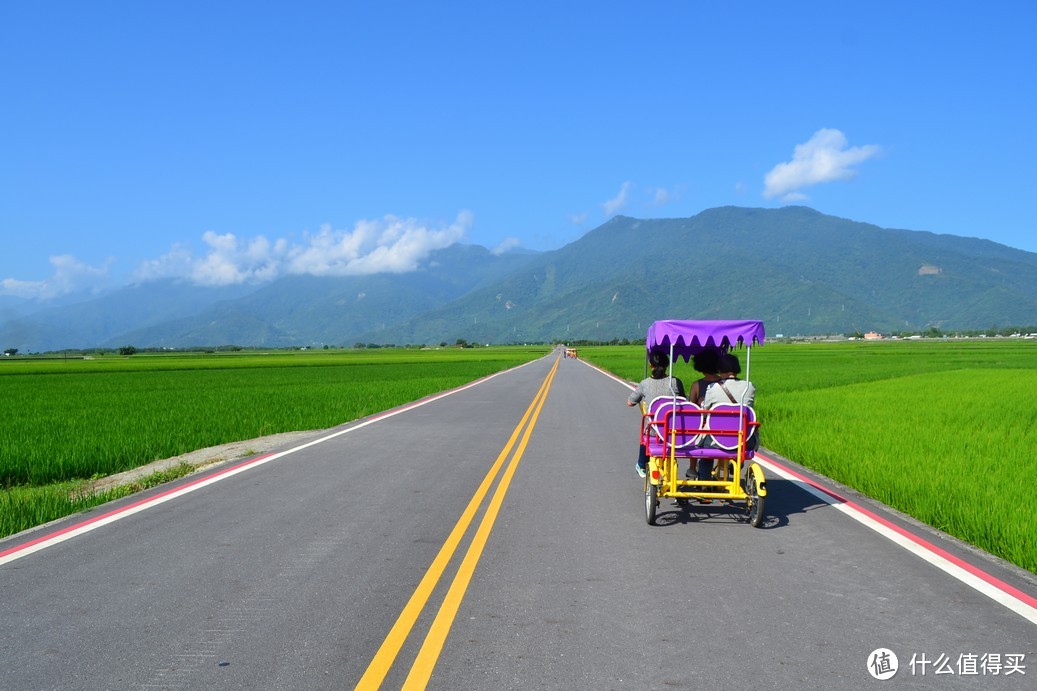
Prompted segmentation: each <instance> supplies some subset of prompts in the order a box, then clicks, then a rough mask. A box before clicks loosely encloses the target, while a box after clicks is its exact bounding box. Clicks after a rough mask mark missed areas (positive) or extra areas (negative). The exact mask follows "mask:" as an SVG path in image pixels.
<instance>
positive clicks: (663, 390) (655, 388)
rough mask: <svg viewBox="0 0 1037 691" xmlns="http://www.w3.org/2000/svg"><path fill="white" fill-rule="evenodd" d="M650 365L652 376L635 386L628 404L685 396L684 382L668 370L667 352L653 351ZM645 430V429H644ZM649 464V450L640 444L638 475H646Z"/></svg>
mask: <svg viewBox="0 0 1037 691" xmlns="http://www.w3.org/2000/svg"><path fill="white" fill-rule="evenodd" d="M648 365H649V366H650V367H651V368H652V376H650V377H648V378H646V379H642V380H641V382H640V383H639V384H638V385H637V386H636V387H634V390H633V391H632V392H630V396H628V397H627V405H628V406H635V405H637V404H639V403H641V402H644V404H645V405H648V404H649V403H651V402H652V401H654V400H655V399H656V398H658V397H659V396H679V397H680V398H684V382H682V381H681V380H680V379H678V378H677V377H674V376H670V374H669V373H668V372H667V370H668V369H669V367H670V358H669V357H668V356H667V355H666V353H658V352H653V353H651V354H650V355H649V356H648ZM642 431H644V430H642ZM647 465H648V451H647V449H645V445H644V444H641V445H640V450H639V451H638V454H637V465H636V466H635V470H636V471H637V474H638V476H640V477H644V476H645V467H646V466H647Z"/></svg>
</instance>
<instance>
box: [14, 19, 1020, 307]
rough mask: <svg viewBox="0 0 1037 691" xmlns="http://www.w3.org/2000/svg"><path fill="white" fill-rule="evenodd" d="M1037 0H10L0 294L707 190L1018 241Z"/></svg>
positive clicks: (196, 274)
mask: <svg viewBox="0 0 1037 691" xmlns="http://www.w3.org/2000/svg"><path fill="white" fill-rule="evenodd" d="M1035 8H1037V4H1035V3H1029V2H1022V1H1019V2H996V1H995V2H986V3H966V2H946V0H944V1H943V2H928V1H916V2H882V1H879V2H874V1H869V2H845V3H832V2H791V3H774V2H728V3H719V2H716V3H705V2H690V1H688V2H607V1H599V2H564V3H559V2H551V3H548V2H524V3H490V2H485V1H483V2H451V3H419V2H380V3H348V2H293V3H289V2H276V3H275V2H177V3H151V2H105V1H101V2H96V3H82V2H50V3H14V2H6V3H0V61H2V69H0V93H2V94H3V107H0V137H2V146H0V228H2V231H3V236H4V241H3V251H2V253H0V295H5V294H6V295H15V296H20V297H31V298H48V297H55V296H58V295H60V294H62V293H64V292H70V291H74V290H81V289H86V288H110V287H113V286H117V285H121V284H125V283H128V282H131V281H139V280H148V279H152V278H159V277H169V276H175V277H182V278H185V279H188V280H192V281H194V282H197V283H202V284H226V283H234V282H240V281H257V280H267V279H270V278H274V277H276V276H278V275H283V274H286V273H315V274H336V273H338V274H342V273H361V274H362V273H370V272H373V271H380V270H392V271H405V270H408V269H410V268H413V267H414V266H416V265H417V264H419V263H420V262H421V261H422V260H423V259H424V257H426V256H427V254H428V252H430V251H432V250H434V249H436V248H438V247H442V246H445V245H448V244H450V243H452V242H455V241H462V242H469V243H478V244H481V245H485V246H487V247H489V248H491V249H504V248H507V247H512V246H521V247H526V248H531V249H537V250H547V249H555V248H558V247H561V246H562V245H564V244H566V243H568V242H571V241H573V240H575V239H577V238H578V237H580V236H581V235H582V234H584V233H586V232H587V231H588V230H590V229H592V228H594V227H596V226H598V225H600V224H601V223H603V222H605V221H606V220H608V219H609V218H610V217H611V216H613V215H615V214H617V213H619V214H625V215H629V216H635V217H641V218H660V217H687V216H692V215H694V214H697V213H699V212H700V211H702V210H703V209H707V208H712V207H716V206H724V205H738V206H748V207H768V208H775V207H779V206H783V205H786V204H790V203H794V204H803V205H807V206H811V207H813V208H815V209H818V210H819V211H821V212H823V213H828V214H832V215H835V216H841V217H845V218H850V219H853V220H857V221H864V222H868V223H874V224H876V225H880V226H883V227H889V228H903V229H909V230H930V231H933V232H938V233H948V234H953V235H962V236H969V237H981V238H987V239H990V240H993V241H996V242H1000V243H1003V244H1006V245H1009V246H1012V247H1016V248H1020V249H1024V250H1027V251H1031V252H1033V251H1037V232H1035V231H1037V204H1035V202H1034V195H1035V192H1037V165H1035V161H1037V134H1035V130H1034V123H1037V104H1035V101H1037V84H1035V82H1037V77H1035V75H1037V48H1035V46H1037V42H1035V41H1034V40H1033V38H1032V34H1033V30H1034V28H1035V27H1037V9H1035ZM688 259H689V265H691V263H692V262H693V261H694V260H695V259H696V258H695V256H694V254H693V249H692V248H688Z"/></svg>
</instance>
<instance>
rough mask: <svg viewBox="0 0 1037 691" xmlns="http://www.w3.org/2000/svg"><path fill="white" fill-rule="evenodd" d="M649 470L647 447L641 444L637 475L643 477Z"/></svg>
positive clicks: (638, 453)
mask: <svg viewBox="0 0 1037 691" xmlns="http://www.w3.org/2000/svg"><path fill="white" fill-rule="evenodd" d="M647 468H648V451H647V450H645V445H644V444H641V445H639V446H638V447H637V474H638V475H641V476H643V475H644V473H645V470H646V469H647Z"/></svg>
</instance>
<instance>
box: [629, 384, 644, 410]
mask: <svg viewBox="0 0 1037 691" xmlns="http://www.w3.org/2000/svg"><path fill="white" fill-rule="evenodd" d="M644 397H645V394H644V390H643V389H642V388H641V384H638V385H637V386H635V387H634V390H633V391H631V392H630V395H629V396H627V405H628V406H631V407H633V406H635V405H637V404H638V403H640V402H641V399H642V398H644Z"/></svg>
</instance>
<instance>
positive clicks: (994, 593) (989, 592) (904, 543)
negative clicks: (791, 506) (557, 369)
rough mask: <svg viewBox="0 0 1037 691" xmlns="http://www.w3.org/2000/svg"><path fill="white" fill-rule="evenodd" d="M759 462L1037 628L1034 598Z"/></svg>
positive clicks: (780, 468)
mask: <svg viewBox="0 0 1037 691" xmlns="http://www.w3.org/2000/svg"><path fill="white" fill-rule="evenodd" d="M580 362H583V363H585V364H586V365H587V366H588V367H590V368H592V369H595V370H597V371H598V372H601V373H602V374H604V375H605V376H607V377H609V378H610V379H613V380H615V381H617V382H619V383H620V384H622V385H623V386H625V387H627V388H628V389H630V390H633V389H634V388H635V386H634V385H633V384H631V383H630V382H628V381H625V380H623V379H620V378H619V377H617V376H615V375H614V374H612V373H611V372H606V371H605V370H603V369H601V368H600V367H598V366H597V365H593V364H591V363H589V362H587V361H586V360H580ZM756 460H758V461H760V462H761V463H762V464H763V465H764V466H765V467H766V468H768V469H769V470H771V471H773V472H774V473H776V474H777V475H779V476H781V477H782V478H784V479H786V480H789V481H791V482H792V483H794V484H795V485H797V486H798V487H799V488H800V489H802V490H804V491H806V492H809V493H810V494H812V495H813V496H815V497H817V498H818V499H820V500H821V501H823V502H825V503H826V504H828V505H829V506H831V507H833V508H835V509H838V510H839V511H841V512H842V513H843V514H845V515H847V516H849V517H850V518H852V519H853V520H855V521H857V522H858V523H860V524H861V525H864V526H865V527H867V528H870V529H871V530H873V531H875V532H876V533H878V534H879V535H882V536H883V537H885V538H886V539H888V540H890V541H891V542H893V543H894V544H896V545H899V546H900V547H902V548H903V549H906V550H907V551H909V552H911V553H912V554H914V555H915V556H917V557H920V558H921V559H924V560H925V561H927V562H929V563H930V564H932V565H933V566H935V567H936V568H938V569H940V570H941V571H943V572H945V573H947V574H949V575H950V576H953V577H954V578H956V579H958V580H959V581H961V582H962V583H964V584H965V585H967V586H969V587H970V588H972V589H974V590H976V591H978V592H980V593H982V594H983V595H986V596H987V597H989V598H990V599H992V600H994V601H995V602H997V603H998V604H1000V605H1003V606H1004V607H1007V608H1008V609H1009V610H1011V611H1013V612H1015V613H1016V614H1018V615H1019V616H1021V617H1023V618H1024V619H1026V620H1027V621H1029V622H1030V623H1032V624H1037V607H1035V606H1034V605H1031V604H1029V603H1028V602H1027V601H1026V600H1025V599H1023V598H1026V599H1030V600H1033V598H1030V597H1029V596H1028V595H1026V594H1025V593H1023V592H1021V591H1018V590H1016V589H1015V588H1013V587H1012V586H1010V585H1008V584H1007V583H1003V582H1002V581H1001V580H1000V579H997V578H995V577H994V576H992V575H990V574H988V573H987V572H986V571H984V570H983V569H981V568H979V567H978V566H976V565H975V564H969V563H968V562H965V560H961V561H962V563H966V564H968V566H969V567H970V569H971V570H969V569H966V568H963V567H961V566H959V565H958V564H955V563H954V562H953V561H951V560H950V559H948V558H947V557H945V556H943V555H942V554H940V553H939V551H938V550H939V548H937V547H936V546H935V545H933V544H931V543H930V542H929V541H928V540H925V539H924V538H922V537H921V536H919V535H916V534H914V533H911V532H909V531H907V530H906V529H904V530H903V532H901V530H897V529H894V528H892V527H890V526H889V525H886V524H884V523H882V522H880V521H878V520H876V519H875V518H873V517H872V516H870V515H868V514H867V513H866V512H865V511H864V510H863V509H862V508H861V507H859V506H857V505H856V504H854V503H853V502H850V501H848V500H846V499H843V498H836V496H833V495H832V494H830V493H828V492H826V491H825V490H823V489H820V488H818V487H815V486H814V485H812V484H811V483H810V482H808V481H805V480H803V479H802V478H800V477H797V476H796V475H795V474H793V473H792V471H790V470H787V469H785V468H784V467H783V466H781V465H779V464H778V463H777V461H774V460H772V459H769V458H766V456H763V455H762V454H757V455H756ZM908 535H911V536H912V537H908ZM941 551H942V550H941ZM979 574H982V575H979ZM1012 591H1015V592H1017V593H1018V595H1016V594H1014V593H1013V592H1012Z"/></svg>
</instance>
